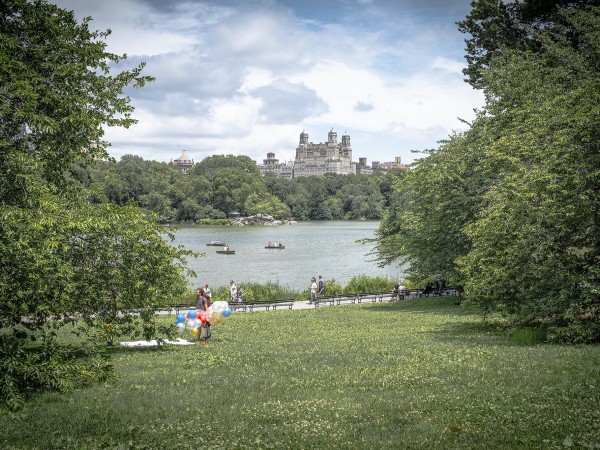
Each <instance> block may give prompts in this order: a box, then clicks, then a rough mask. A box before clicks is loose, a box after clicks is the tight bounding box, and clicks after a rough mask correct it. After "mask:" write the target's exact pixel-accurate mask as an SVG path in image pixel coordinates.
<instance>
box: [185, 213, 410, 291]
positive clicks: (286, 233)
mask: <svg viewBox="0 0 600 450" xmlns="http://www.w3.org/2000/svg"><path fill="white" fill-rule="evenodd" d="M378 227H379V222H378V221H359V222H348V221H315V222H299V223H297V224H292V225H276V226H245V227H236V226H234V227H223V226H205V225H193V226H185V225H184V226H181V227H180V231H179V232H177V234H176V239H175V242H174V243H175V244H176V245H177V244H181V245H183V246H185V247H186V248H187V249H189V250H193V251H195V252H202V253H204V254H205V255H204V256H202V257H199V258H189V259H188V267H189V268H190V269H192V270H194V271H195V272H196V273H197V274H198V277H197V278H196V279H194V280H190V281H191V282H192V284H193V285H194V286H197V285H199V284H200V283H202V284H204V283H208V284H209V285H211V286H215V287H218V286H228V285H229V280H231V279H233V280H235V281H236V283H240V284H244V283H248V282H257V283H266V282H269V281H271V282H278V283H279V284H280V285H282V286H287V287H289V288H292V289H294V290H303V289H305V288H307V287H308V285H309V283H310V278H311V277H312V276H318V275H323V278H324V279H325V280H326V281H327V280H331V279H335V280H336V281H337V282H338V283H340V284H342V285H345V284H346V283H347V282H348V281H350V279H351V278H352V277H354V276H356V275H368V276H383V277H389V278H392V279H395V280H400V279H402V275H403V271H402V269H401V268H399V267H398V266H397V265H393V266H387V267H384V268H381V267H378V266H377V263H376V262H375V261H373V259H374V257H373V256H372V255H369V253H370V252H371V251H372V250H373V246H372V245H369V244H367V245H365V244H360V243H358V242H357V241H358V240H360V239H364V238H372V237H374V233H375V231H376V230H377V228H378ZM214 240H219V241H221V242H226V243H227V244H229V246H230V248H231V249H232V250H235V251H236V253H235V254H234V255H223V254H217V253H216V250H220V249H221V247H209V246H207V245H206V244H207V243H209V242H211V241H214ZM268 242H281V243H283V244H284V245H285V249H266V248H264V247H265V245H267V243H268Z"/></svg>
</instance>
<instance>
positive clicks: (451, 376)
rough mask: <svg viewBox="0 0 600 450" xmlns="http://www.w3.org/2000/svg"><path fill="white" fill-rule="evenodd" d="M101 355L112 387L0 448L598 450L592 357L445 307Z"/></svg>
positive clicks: (599, 379)
mask: <svg viewBox="0 0 600 450" xmlns="http://www.w3.org/2000/svg"><path fill="white" fill-rule="evenodd" d="M164 320H165V321H172V317H171V318H168V317H167V318H164ZM190 339H191V338H190ZM111 352H112V360H113V363H114V365H115V367H116V371H117V374H118V378H117V379H116V380H115V381H110V382H107V383H105V384H102V385H96V386H92V387H90V388H86V389H81V390H76V391H74V392H72V393H70V394H53V393H47V394H42V395H40V396H38V397H36V398H35V399H34V400H33V401H32V402H31V403H30V404H29V405H28V406H27V408H26V409H25V410H23V411H20V412H18V413H9V412H7V411H0V448H15V449H31V448H44V449H48V448H78V449H80V448H84V449H85V448H146V449H165V448H181V449H185V448H194V449H198V448H247V449H249V448H261V449H262V448H277V449H281V448H292V449H295V448H307V449H324V448H344V449H386V448H390V449H391V448H394V449H395V448H402V449H424V448H427V449H429V448H431V449H467V448H468V449H508V448H511V449H512V448H527V449H529V448H531V449H553V448H556V449H562V448H598V447H599V446H600V407H599V406H600V389H599V383H600V347H598V346H570V347H567V346H557V345H544V344H541V345H540V344H538V345H524V344H523V343H515V342H513V340H511V336H510V335H509V334H508V333H506V332H505V331H503V329H502V328H500V327H499V326H497V324H496V323H495V322H493V321H488V322H482V320H481V318H480V316H479V314H477V313H476V312H471V311H468V310H465V309H462V308H460V307H458V306H456V305H454V303H453V300H452V298H429V299H412V300H406V301H403V302H394V303H368V304H361V305H347V306H333V307H325V308H318V309H309V310H293V311H288V310H285V311H275V312H253V313H234V314H232V315H231V316H230V317H228V318H227V319H226V320H224V321H223V322H222V323H221V324H218V325H216V326H215V327H214V328H213V338H212V341H211V342H210V343H209V344H207V345H204V344H196V345H190V346H167V347H164V348H119V347H116V348H115V349H113V350H111Z"/></svg>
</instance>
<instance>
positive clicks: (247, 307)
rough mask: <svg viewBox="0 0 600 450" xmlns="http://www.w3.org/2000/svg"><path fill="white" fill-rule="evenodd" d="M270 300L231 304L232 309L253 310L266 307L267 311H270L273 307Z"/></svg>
mask: <svg viewBox="0 0 600 450" xmlns="http://www.w3.org/2000/svg"><path fill="white" fill-rule="evenodd" d="M272 303H273V302H271V301H270V300H258V301H254V302H232V303H230V304H229V307H230V308H231V311H232V312H234V311H244V312H246V311H250V312H253V311H254V309H255V308H264V309H265V311H268V310H269V309H270V308H271V304H272Z"/></svg>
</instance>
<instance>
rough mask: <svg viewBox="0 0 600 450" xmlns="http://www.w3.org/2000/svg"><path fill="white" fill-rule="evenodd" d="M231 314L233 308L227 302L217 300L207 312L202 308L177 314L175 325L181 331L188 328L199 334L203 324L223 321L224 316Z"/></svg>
mask: <svg viewBox="0 0 600 450" xmlns="http://www.w3.org/2000/svg"><path fill="white" fill-rule="evenodd" d="M230 315H231V309H230V308H229V305H228V304H227V302H224V301H216V302H214V303H213V304H212V305H211V306H209V307H208V310H207V311H206V312H204V311H202V310H200V309H190V310H189V311H188V312H187V314H177V316H176V318H175V326H176V327H177V330H178V331H179V332H180V333H183V332H184V331H185V330H188V331H189V332H190V334H191V335H192V336H198V329H199V328H201V327H202V325H204V324H206V323H207V322H208V323H209V324H213V323H221V322H222V321H223V318H225V317H229V316H230Z"/></svg>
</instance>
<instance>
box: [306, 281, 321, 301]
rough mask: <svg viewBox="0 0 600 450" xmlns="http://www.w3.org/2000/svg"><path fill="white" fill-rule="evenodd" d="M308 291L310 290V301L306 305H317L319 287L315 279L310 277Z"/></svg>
mask: <svg viewBox="0 0 600 450" xmlns="http://www.w3.org/2000/svg"><path fill="white" fill-rule="evenodd" d="M309 289H310V301H309V302H308V304H309V305H310V304H312V303H315V304H317V303H318V299H317V295H318V293H319V286H318V285H317V279H316V278H315V277H312V278H311V279H310V286H309Z"/></svg>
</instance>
